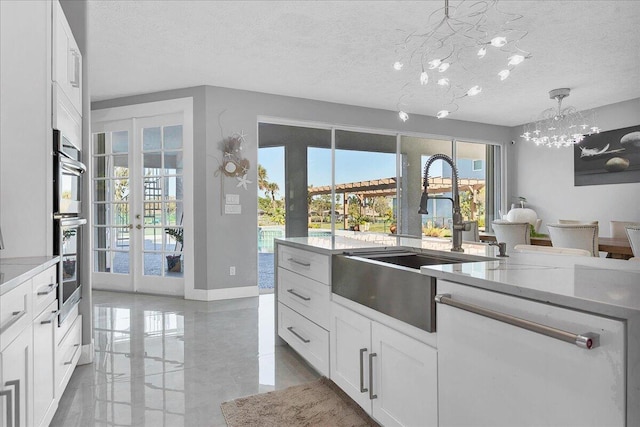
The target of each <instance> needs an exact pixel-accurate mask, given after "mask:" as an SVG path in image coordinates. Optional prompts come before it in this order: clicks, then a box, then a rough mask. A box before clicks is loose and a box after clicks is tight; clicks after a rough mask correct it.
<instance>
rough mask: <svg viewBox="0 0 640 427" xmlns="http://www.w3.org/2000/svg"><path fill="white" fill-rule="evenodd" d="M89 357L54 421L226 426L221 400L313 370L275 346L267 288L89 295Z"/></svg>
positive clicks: (306, 376)
mask: <svg viewBox="0 0 640 427" xmlns="http://www.w3.org/2000/svg"><path fill="white" fill-rule="evenodd" d="M93 301H94V325H93V326H94V341H95V351H96V353H95V360H94V363H92V364H89V365H83V366H78V367H77V368H76V371H75V372H74V374H73V377H72V378H71V381H70V382H69V385H68V387H67V390H66V391H65V393H64V395H63V396H62V399H61V401H60V404H59V407H58V411H57V412H56V414H55V417H54V419H53V421H52V423H51V426H52V427H57V426H65V427H71V426H78V427H79V426H82V427H88V426H154V427H161V426H166V427H180V426H189V427H198V426H207V427H216V426H226V424H225V421H224V417H223V416H222V412H221V411H220V403H222V402H224V401H227V400H231V399H235V398H237V397H241V396H247V395H251V394H256V393H263V392H267V391H271V390H275V389H282V388H286V387H289V386H292V385H296V384H301V383H305V382H309V381H312V380H314V379H315V378H317V377H318V374H317V373H316V372H315V371H313V370H312V369H311V368H310V367H309V366H308V365H307V364H306V363H305V362H304V361H303V360H302V359H300V357H299V356H298V355H297V354H295V353H294V352H293V351H292V350H291V349H290V348H289V347H288V346H286V345H285V346H274V331H273V328H274V317H273V316H274V312H273V310H274V295H273V294H270V295H261V296H260V297H255V298H243V299H237V300H227V301H215V302H208V303H206V302H198V301H185V300H182V299H179V298H171V297H158V296H149V295H137V294H126V293H114V292H99V291H95V292H94V293H93Z"/></svg>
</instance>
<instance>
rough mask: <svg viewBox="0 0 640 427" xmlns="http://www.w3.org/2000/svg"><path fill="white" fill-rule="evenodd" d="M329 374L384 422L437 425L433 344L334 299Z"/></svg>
mask: <svg viewBox="0 0 640 427" xmlns="http://www.w3.org/2000/svg"><path fill="white" fill-rule="evenodd" d="M330 349H331V379H332V380H333V381H334V382H335V383H336V384H337V385H338V386H340V388H341V389H343V390H344V391H345V392H346V393H347V394H348V395H349V396H350V397H351V398H352V399H354V400H355V401H356V402H357V403H358V404H359V405H360V406H361V407H362V408H363V409H364V410H365V411H366V412H367V413H369V414H371V416H372V417H373V418H375V419H376V420H377V421H378V422H380V423H381V424H382V425H384V426H421V427H422V426H436V425H438V400H437V397H438V396H437V386H438V381H437V380H438V378H437V361H438V359H437V353H436V349H434V348H432V347H430V346H428V345H426V344H424V343H422V342H420V341H417V340H415V339H413V338H410V337H408V336H407V335H405V334H403V333H401V332H398V331H396V330H395V329H391V328H389V327H387V326H385V325H383V324H381V323H379V322H377V321H374V320H369V319H368V318H366V317H364V316H362V315H360V314H358V313H355V312H353V311H351V310H349V309H347V308H345V307H342V306H341V305H339V304H336V303H333V304H332V314H331V346H330Z"/></svg>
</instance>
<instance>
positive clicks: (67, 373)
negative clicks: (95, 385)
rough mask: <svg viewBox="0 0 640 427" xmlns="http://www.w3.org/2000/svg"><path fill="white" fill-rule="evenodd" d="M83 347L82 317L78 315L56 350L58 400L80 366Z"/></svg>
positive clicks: (55, 370) (55, 371)
mask: <svg viewBox="0 0 640 427" xmlns="http://www.w3.org/2000/svg"><path fill="white" fill-rule="evenodd" d="M70 317H71V316H69V317H67V319H65V321H69V319H70ZM58 329H61V328H58ZM81 346H82V315H78V316H77V317H76V318H75V319H74V320H73V323H72V325H71V327H70V328H69V330H68V331H67V332H66V334H64V337H63V338H62V340H61V341H60V343H59V344H58V346H57V348H56V354H55V369H54V373H55V387H56V398H58V399H59V398H60V396H62V393H64V389H65V388H66V387H67V384H68V383H69V380H70V379H71V374H73V370H74V369H75V367H76V365H77V364H78V359H80V353H82V351H81V350H82V349H81Z"/></svg>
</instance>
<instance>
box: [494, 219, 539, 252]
mask: <svg viewBox="0 0 640 427" xmlns="http://www.w3.org/2000/svg"><path fill="white" fill-rule="evenodd" d="M491 226H492V227H493V232H494V233H495V235H496V240H497V241H498V242H504V243H506V244H507V251H510V250H513V248H514V247H515V246H516V245H529V244H531V229H530V227H529V223H528V222H509V221H493V222H492V223H491Z"/></svg>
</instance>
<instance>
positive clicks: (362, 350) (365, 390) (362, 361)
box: [360, 348, 369, 393]
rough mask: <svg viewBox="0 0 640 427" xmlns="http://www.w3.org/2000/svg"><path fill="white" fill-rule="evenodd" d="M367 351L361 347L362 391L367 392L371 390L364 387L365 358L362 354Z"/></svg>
mask: <svg viewBox="0 0 640 427" xmlns="http://www.w3.org/2000/svg"><path fill="white" fill-rule="evenodd" d="M366 352H367V349H366V348H361V349H360V393H366V392H367V391H369V390H368V389H366V388H364V360H363V357H362V356H363V355H364V354H365V353H366Z"/></svg>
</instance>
